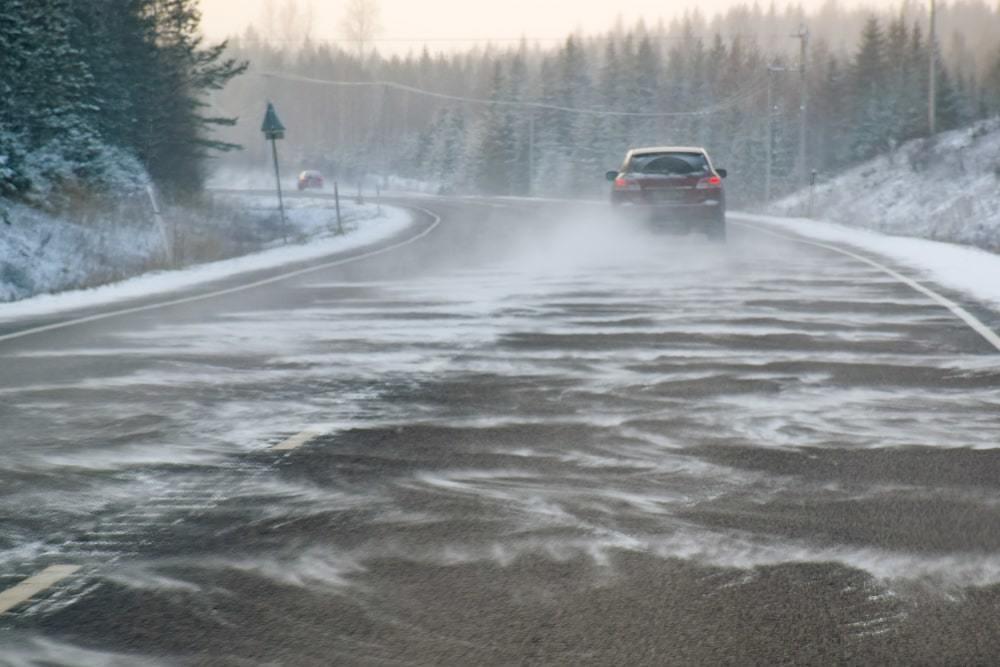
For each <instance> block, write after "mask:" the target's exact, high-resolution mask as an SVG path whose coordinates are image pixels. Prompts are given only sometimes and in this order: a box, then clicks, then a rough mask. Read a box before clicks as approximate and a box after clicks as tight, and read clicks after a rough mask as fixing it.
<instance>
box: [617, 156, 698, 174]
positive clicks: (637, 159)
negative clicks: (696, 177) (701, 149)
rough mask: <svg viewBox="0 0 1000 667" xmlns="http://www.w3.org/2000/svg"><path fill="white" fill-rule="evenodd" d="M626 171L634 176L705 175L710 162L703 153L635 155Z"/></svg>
mask: <svg viewBox="0 0 1000 667" xmlns="http://www.w3.org/2000/svg"><path fill="white" fill-rule="evenodd" d="M626 171H628V172H630V173H633V174H668V175H676V176H683V175H686V174H704V173H707V172H708V160H706V159H705V155H704V154H703V153H643V154H641V155H633V156H632V159H631V160H629V163H628V165H627V168H626Z"/></svg>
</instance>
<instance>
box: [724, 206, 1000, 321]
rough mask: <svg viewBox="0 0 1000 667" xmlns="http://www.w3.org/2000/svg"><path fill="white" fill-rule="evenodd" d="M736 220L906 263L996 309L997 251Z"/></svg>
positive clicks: (824, 226) (771, 219) (760, 219)
mask: <svg viewBox="0 0 1000 667" xmlns="http://www.w3.org/2000/svg"><path fill="white" fill-rule="evenodd" d="M730 218H731V220H733V221H735V222H740V221H746V222H752V223H763V224H764V225H767V226H771V227H774V228H776V230H788V231H791V232H795V233H797V234H800V235H802V236H805V237H809V238H812V239H816V240H818V241H829V242H832V243H835V244H838V245H848V246H853V247H854V248H858V249H859V250H861V251H868V252H869V253H872V254H877V255H881V256H882V257H885V258H888V259H890V260H893V261H895V262H898V263H899V264H901V265H903V266H906V267H909V268H911V269H913V270H915V271H917V272H919V275H918V274H912V277H913V278H914V279H916V280H920V279H921V278H924V279H928V280H931V281H933V282H935V283H937V284H938V285H941V286H942V287H946V288H949V289H953V290H956V291H958V292H962V293H964V294H967V295H969V296H971V297H972V298H974V299H976V300H979V301H981V302H983V303H984V304H987V305H990V306H992V307H996V308H1000V255H997V254H995V253H992V252H988V251H986V250H980V249H979V248H970V247H966V246H961V245H955V244H952V243H944V242H941V241H930V240H926V239H915V238H905V237H900V236H888V235H886V234H881V233H878V232H874V231H869V230H865V229H857V228H852V227H846V226H844V225H839V224H835V223H830V222H818V221H816V220H807V219H805V218H782V217H776V216H769V215H751V214H747V213H733V214H731V216H730Z"/></svg>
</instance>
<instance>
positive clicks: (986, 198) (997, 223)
mask: <svg viewBox="0 0 1000 667" xmlns="http://www.w3.org/2000/svg"><path fill="white" fill-rule="evenodd" d="M821 179H822V175H821ZM807 202H808V192H798V193H796V194H794V195H792V196H790V197H787V198H785V199H782V200H780V201H778V202H776V203H774V204H773V205H772V206H771V207H769V209H768V212H769V213H777V214H785V215H802V214H803V212H804V211H805V210H806V208H807ZM812 217H814V218H817V219H820V220H826V221H829V222H837V223H841V224H845V225H850V226H852V227H864V228H868V229H875V230H878V231H881V232H886V233H888V234H896V235H899V236H912V237H918V238H925V239H934V240H938V241H951V242H954V243H963V244H967V245H972V246H977V247H980V248H984V249H987V250H992V251H994V252H1000V118H995V119H993V120H990V121H984V122H981V123H977V124H975V125H973V126H971V127H967V128H963V129H960V130H954V131H951V132H944V133H942V134H940V135H939V136H938V137H936V138H935V139H934V140H915V141H910V142H908V143H906V144H904V145H902V146H900V147H899V148H897V149H896V150H895V151H892V152H890V153H888V154H886V155H882V156H880V157H877V158H875V159H873V160H870V161H868V162H865V163H864V164H861V165H858V166H857V167H854V168H853V169H849V170H848V171H846V172H844V173H843V174H840V175H837V176H834V177H832V178H831V179H830V180H828V181H825V182H821V183H820V184H819V185H817V186H816V189H815V194H814V201H813V215H812Z"/></svg>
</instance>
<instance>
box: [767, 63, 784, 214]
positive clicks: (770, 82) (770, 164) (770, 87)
mask: <svg viewBox="0 0 1000 667" xmlns="http://www.w3.org/2000/svg"><path fill="white" fill-rule="evenodd" d="M786 69H787V68H785V67H777V66H775V65H768V67H767V114H766V116H765V119H766V121H765V122H766V123H767V145H766V146H765V147H764V148H765V151H766V156H767V157H766V158H765V164H764V202H765V203H770V202H771V178H772V173H773V171H774V75H775V73H777V72H784V71H785V70H786Z"/></svg>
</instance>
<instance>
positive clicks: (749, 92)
mask: <svg viewBox="0 0 1000 667" xmlns="http://www.w3.org/2000/svg"><path fill="white" fill-rule="evenodd" d="M259 75H260V76H262V77H264V78H268V79H279V80H283V81H295V82H299V83H311V84H317V85H324V86H336V87H343V88H384V89H392V90H399V91H402V92H406V93H412V94H415V95H423V96H425V97H433V98H436V99H441V100H448V101H451V102H465V103H469V104H484V105H489V106H503V107H514V108H522V109H541V110H543V111H560V112H563V113H575V114H582V115H589V116H616V117H631V118H681V117H692V116H707V115H710V114H714V113H719V112H722V111H726V110H728V109H731V108H733V107H735V106H737V105H738V104H740V103H741V102H744V101H746V100H749V99H752V98H753V97H755V96H756V95H757V94H758V93H759V92H760V91H761V90H763V88H764V85H766V83H765V82H762V80H761V79H758V80H756V81H754V82H753V84H751V86H748V87H747V89H745V90H743V91H741V92H739V93H737V94H736V95H733V96H732V97H729V98H728V99H725V100H723V101H721V102H718V103H716V104H713V105H710V106H707V107H704V108H701V109H695V110H692V111H617V110H613V109H590V108H580V107H566V106H561V105H558V104H547V103H545V102H525V101H519V100H489V99H483V98H478V97H465V96H463V95H450V94H447V93H439V92H436V91H432V90H424V89H423V88H417V87H415V86H408V85H406V84H402V83H396V82H395V81H338V80H332V79H317V78H313V77H307V76H300V75H297V74H282V73H280V72H260V73H259Z"/></svg>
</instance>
